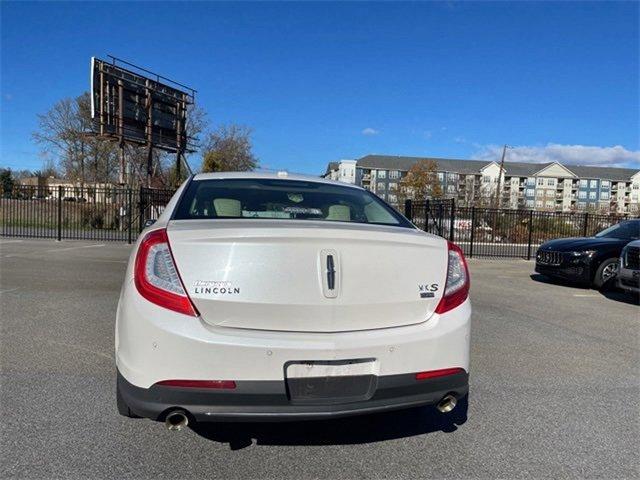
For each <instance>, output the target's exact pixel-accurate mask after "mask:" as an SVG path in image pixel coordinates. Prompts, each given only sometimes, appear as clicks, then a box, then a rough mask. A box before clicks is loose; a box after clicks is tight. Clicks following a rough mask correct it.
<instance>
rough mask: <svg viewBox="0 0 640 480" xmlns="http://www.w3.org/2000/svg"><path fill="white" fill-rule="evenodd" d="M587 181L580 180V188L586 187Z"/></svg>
mask: <svg viewBox="0 0 640 480" xmlns="http://www.w3.org/2000/svg"><path fill="white" fill-rule="evenodd" d="M588 183H589V182H588V181H587V180H580V186H581V187H586V186H587V185H588Z"/></svg>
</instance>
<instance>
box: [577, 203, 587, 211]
mask: <svg viewBox="0 0 640 480" xmlns="http://www.w3.org/2000/svg"><path fill="white" fill-rule="evenodd" d="M586 207H587V204H586V203H584V202H578V208H579V209H580V210H584V209H585V208H586Z"/></svg>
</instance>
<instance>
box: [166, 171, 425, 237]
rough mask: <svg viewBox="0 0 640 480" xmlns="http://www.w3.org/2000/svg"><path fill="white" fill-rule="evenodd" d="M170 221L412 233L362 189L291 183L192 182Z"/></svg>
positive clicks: (393, 214)
mask: <svg viewBox="0 0 640 480" xmlns="http://www.w3.org/2000/svg"><path fill="white" fill-rule="evenodd" d="M173 218H174V219H176V220H187V219H206V218H227V219H229V218H243V219H248V218H257V219H278V220H315V221H318V220H321V221H324V220H327V221H332V222H352V223H374V224H380V225H393V226H398V227H409V228H412V225H411V223H409V222H408V221H407V220H406V219H405V218H404V217H402V216H401V215H400V214H398V213H397V212H396V211H395V210H394V209H393V208H391V207H389V206H388V205H387V204H385V203H384V202H383V201H382V200H380V199H379V198H378V197H376V196H375V195H373V194H371V193H369V192H367V191H366V190H361V189H358V188H352V187H341V186H340V185H330V184H326V183H320V182H305V181H297V180H270V179H244V178H243V179H230V180H194V181H192V182H191V183H190V184H189V186H188V187H187V189H186V191H185V192H184V195H182V198H181V199H180V203H179V204H178V206H177V208H176V211H175V213H174V216H173Z"/></svg>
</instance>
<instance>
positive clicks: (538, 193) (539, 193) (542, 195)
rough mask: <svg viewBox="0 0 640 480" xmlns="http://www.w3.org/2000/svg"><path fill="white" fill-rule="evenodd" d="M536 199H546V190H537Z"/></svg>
mask: <svg viewBox="0 0 640 480" xmlns="http://www.w3.org/2000/svg"><path fill="white" fill-rule="evenodd" d="M536 197H544V190H540V189H538V190H536Z"/></svg>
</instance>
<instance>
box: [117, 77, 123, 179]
mask: <svg viewBox="0 0 640 480" xmlns="http://www.w3.org/2000/svg"><path fill="white" fill-rule="evenodd" d="M118 145H119V146H120V152H119V157H120V178H119V180H120V184H121V185H124V183H125V178H124V87H123V85H122V80H118Z"/></svg>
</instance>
